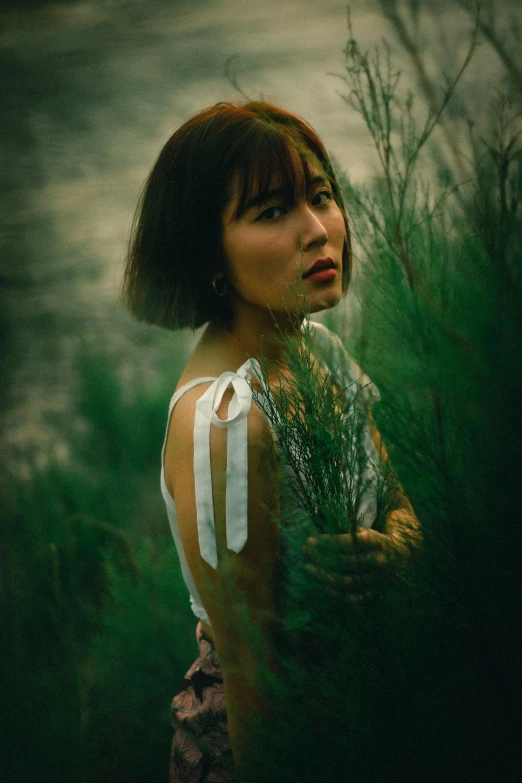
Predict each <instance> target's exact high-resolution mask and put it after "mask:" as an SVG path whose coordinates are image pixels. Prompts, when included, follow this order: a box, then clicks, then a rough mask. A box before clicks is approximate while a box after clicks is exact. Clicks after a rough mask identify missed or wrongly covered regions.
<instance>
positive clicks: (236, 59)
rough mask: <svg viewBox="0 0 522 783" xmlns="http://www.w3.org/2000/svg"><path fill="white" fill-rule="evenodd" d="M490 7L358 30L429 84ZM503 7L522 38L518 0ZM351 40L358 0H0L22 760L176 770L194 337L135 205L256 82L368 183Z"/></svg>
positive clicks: (10, 537)
mask: <svg viewBox="0 0 522 783" xmlns="http://www.w3.org/2000/svg"><path fill="white" fill-rule="evenodd" d="M486 5H487V6H489V5H491V3H489V4H488V3H486ZM472 6H473V4H472V3H466V2H456V1H455V2H454V1H453V0H447V1H446V0H444V1H443V0H433V2H426V3H423V2H421V0H418V1H417V2H413V0H410V2H403V3H397V2H390V3H382V2H377V0H354V2H352V3H350V9H351V18H352V23H353V31H354V35H355V37H356V39H357V41H358V44H359V46H360V47H361V49H363V50H365V49H366V48H368V47H371V46H372V45H373V44H374V43H376V42H379V41H380V40H381V38H382V36H385V37H386V38H387V40H388V42H389V44H390V46H391V47H392V49H393V50H394V53H395V57H396V58H397V60H396V62H397V63H399V65H400V67H401V69H402V70H403V72H404V73H403V78H404V80H405V83H406V84H407V85H408V84H409V85H410V87H411V89H412V90H413V91H416V90H417V87H418V83H419V73H418V71H417V70H416V68H415V65H414V61H413V60H412V57H411V54H412V51H411V44H412V41H413V42H414V44H415V50H416V53H417V54H419V53H420V54H421V55H422V58H423V62H424V63H425V67H426V71H427V73H428V74H434V73H439V72H442V73H443V74H445V75H447V76H448V78H449V76H451V75H453V76H454V75H455V74H456V73H457V72H458V69H459V68H460V66H461V65H462V62H463V60H464V58H465V56H466V53H467V51H468V48H469V42H470V34H471V30H472V29H473V27H474V16H473V7H472ZM399 11H400V13H401V14H403V17H400V18H406V19H407V20H408V25H409V27H408V31H409V32H408V34H406V32H405V30H404V29H402V28H401V25H400V24H399V23H398V19H399V17H398V16H397V14H396V12H399ZM495 13H496V17H495V19H496V25H497V27H496V28H495V30H496V34H497V35H498V36H500V37H501V36H502V29H503V27H502V26H503V25H504V26H506V27H508V28H509V29H510V31H511V35H512V40H513V41H514V42H516V41H518V44H520V19H519V17H518V15H517V3H516V2H513V3H510V2H505V3H502V4H500V3H498V4H497V7H496V11H495ZM394 14H395V15H394ZM408 35H409V36H410V37H408ZM348 37H349V34H348V27H347V6H346V3H344V2H337V0H323V1H322V2H321V3H318V2H313V0H266V1H265V2H262V3H260V2H254V1H253V0H70V1H67V2H45V0H33V1H32V2H31V1H30V0H24V1H23V2H22V0H12V2H5V0H4V2H2V3H1V4H0V70H1V83H2V109H1V122H0V135H1V140H2V145H1V147H2V148H1V156H2V158H1V160H2V165H1V176H2V188H1V190H0V200H1V211H0V215H1V217H0V224H1V237H2V246H3V247H2V255H1V258H0V307H1V312H0V367H1V370H2V380H1V384H0V399H1V402H2V406H1V413H0V453H1V455H2V463H3V470H2V475H1V477H0V490H1V492H2V496H3V504H2V505H3V510H2V517H3V523H4V532H3V536H2V539H3V542H2V548H1V562H0V567H1V573H0V589H1V591H2V592H1V596H2V600H3V607H4V608H3V611H2V622H3V625H4V629H3V631H2V648H1V649H2V653H1V654H2V668H3V670H4V673H6V674H7V677H6V678H5V681H4V682H3V684H2V687H3V688H4V689H5V692H4V697H3V698H2V702H1V705H2V706H1V709H2V722H3V730H2V731H3V737H4V740H3V743H4V747H7V748H8V749H9V750H8V753H7V755H5V756H4V760H3V762H5V764H6V765H7V768H6V771H5V775H6V776H4V777H3V779H4V780H13V781H14V780H17V781H22V780H33V779H39V780H75V781H83V780H85V781H98V780H100V781H105V780H111V781H118V780H122V781H123V780H125V781H141V780H148V781H150V780H164V779H166V775H167V766H168V752H169V745H170V738H171V730H170V722H169V703H170V698H171V695H172V694H173V692H174V690H175V688H176V687H177V685H178V683H179V681H180V679H181V677H182V676H183V674H184V672H185V670H186V669H187V668H188V666H189V665H190V664H191V662H192V660H193V658H194V656H195V654H196V649H197V648H196V643H195V639H194V627H195V618H194V617H193V616H192V614H191V612H190V609H189V605H188V596H187V594H186V591H185V588H184V587H183V585H182V583H181V580H180V575H179V570H178V565H177V562H176V557H175V550H174V545H173V543H172V541H171V538H170V532H169V530H168V523H167V517H166V514H165V510H164V507H163V502H162V499H161V495H160V490H159V455H160V449H161V444H162V439H163V435H164V426H165V423H166V413H167V407H168V402H169V399H170V396H171V395H172V393H173V390H174V388H175V385H176V382H177V378H178V376H179V374H180V372H181V369H182V367H183V365H184V362H185V361H186V358H187V356H188V353H189V351H190V349H191V346H192V345H193V344H194V340H195V339H197V334H196V335H194V334H192V333H190V332H186V333H184V332H180V333H169V332H166V331H164V330H161V329H158V328H155V327H150V326H144V325H140V324H138V323H136V322H134V321H133V320H132V319H131V317H130V316H129V315H128V314H127V313H126V312H125V311H124V310H123V309H122V307H121V305H120V303H119V301H118V297H119V289H120V285H121V278H122V270H123V260H124V256H125V251H126V244H127V240H128V236H129V232H130V228H131V223H132V218H133V213H134V209H135V205H136V203H137V200H138V196H139V193H140V189H141V187H142V185H143V182H144V180H145V178H146V176H147V174H148V172H149V170H150V168H151V166H152V164H153V162H154V160H155V158H156V156H157V155H158V153H159V150H160V149H161V147H162V145H163V144H164V143H165V141H166V140H167V138H168V137H169V136H170V135H171V134H172V133H173V131H174V130H175V129H176V128H177V127H178V126H179V125H180V124H181V123H182V122H184V121H185V120H186V119H187V118H189V117H190V116H191V115H193V114H194V113H196V112H197V111H198V110H200V109H201V108H203V107H205V106H208V105H211V104H213V103H215V102H217V101H220V100H242V99H243V97H242V95H241V94H240V93H239V92H238V89H237V87H238V86H239V87H240V89H241V90H242V92H243V93H245V94H246V95H247V96H248V97H249V98H259V97H262V98H265V99H268V100H270V101H272V102H274V103H277V104H280V105H281V106H283V107H285V108H287V109H289V110H291V111H294V112H296V113H297V114H299V115H301V116H303V117H304V118H305V119H306V120H308V121H309V122H310V123H311V124H312V125H313V127H314V128H315V129H316V130H317V131H318V133H319V134H320V136H321V137H322V138H323V140H324V141H325V143H326V146H327V148H328V150H329V151H330V152H331V153H333V155H334V156H335V158H336V160H337V162H338V164H339V166H340V167H341V169H342V170H343V171H345V172H346V174H347V176H348V177H349V179H350V181H351V182H352V183H355V184H364V183H368V182H371V180H372V177H373V176H374V173H375V167H376V165H377V159H376V154H375V150H374V147H373V145H372V143H371V139H370V138H369V135H368V132H367V130H366V127H365V125H364V122H363V120H362V119H361V117H360V115H358V114H357V113H356V112H354V111H353V110H352V109H351V108H350V107H349V106H348V105H347V103H346V101H345V100H343V97H342V94H341V93H343V87H344V85H343V81H342V78H340V77H342V76H343V73H344V66H345V55H344V50H345V47H346V44H347V40H348ZM478 37H479V45H478V46H477V47H476V49H475V52H474V55H473V58H472V61H471V62H470V64H469V67H468V68H467V69H466V71H465V73H464V75H463V76H462V79H461V80H460V82H459V85H458V90H457V91H456V94H455V96H454V98H453V99H452V104H451V105H450V106H449V107H448V111H449V112H450V115H451V112H453V114H454V117H455V118H456V123H455V125H454V126H453V127H454V133H456V134H458V133H459V132H462V133H465V132H466V122H464V121H463V122H462V123H461V126H459V123H458V117H459V107H462V106H463V105H464V104H465V105H466V106H467V107H468V109H469V107H471V116H472V117H473V121H474V122H475V123H476V125H477V127H479V128H480V126H481V123H484V122H486V120H487V105H486V103H485V100H484V91H485V88H486V85H488V84H494V83H496V82H497V80H499V79H500V78H501V76H502V74H503V73H504V71H505V68H506V62H505V57H504V58H503V56H502V52H499V48H498V46H495V38H494V36H493V37H492V36H491V35H489V34H488V33H487V30H486V31H485V30H484V29H480V30H479V31H478ZM408 42H409V43H408ZM512 51H514V50H512ZM425 95H426V93H425V92H424V96H425ZM467 116H468V118H469V116H470V114H469V111H468V114H467ZM459 128H460V130H459ZM440 141H441V140H440V138H439V142H440ZM447 141H448V140H447V139H446V140H445V143H447ZM432 174H433V171H432V170H431V169H430V168H429V165H428V164H426V181H429V180H430V178H431V176H432ZM348 211H350V204H348ZM360 263H364V259H363V258H361V260H360ZM354 290H356V286H355V287H354ZM340 307H341V308H343V309H344V310H345V311H346V312H348V313H349V311H350V308H355V307H356V302H355V298H354V296H348V298H347V299H346V300H345V301H344V302H343V303H342V305H340ZM342 319H343V314H342V313H341V314H340V320H341V321H342Z"/></svg>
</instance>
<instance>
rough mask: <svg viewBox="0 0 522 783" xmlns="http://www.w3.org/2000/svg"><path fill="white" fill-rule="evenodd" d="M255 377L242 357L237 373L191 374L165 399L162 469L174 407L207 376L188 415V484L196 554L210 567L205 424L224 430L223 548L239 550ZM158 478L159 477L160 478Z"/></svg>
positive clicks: (212, 536) (244, 531) (254, 366)
mask: <svg viewBox="0 0 522 783" xmlns="http://www.w3.org/2000/svg"><path fill="white" fill-rule="evenodd" d="M253 377H255V378H257V379H258V380H260V378H261V368H260V366H259V363H258V362H257V361H256V359H248V360H247V361H246V362H245V363H244V364H243V365H242V366H241V367H240V368H239V370H238V371H237V372H235V373H234V372H224V373H223V374H222V375H220V376H219V378H207V377H205V378H196V379H195V380H193V381H189V383H186V384H185V385H184V386H182V387H181V388H180V389H178V391H177V392H176V393H175V394H174V396H173V397H172V399H171V401H170V406H169V415H168V420H167V431H166V433H165V440H164V441H163V449H162V451H161V464H162V473H163V464H164V453H165V446H166V443H167V436H168V431H169V423H170V417H171V416H172V411H173V410H174V406H175V405H176V403H177V402H178V400H179V399H180V397H182V396H183V394H185V393H186V392H188V391H190V389H193V388H194V387H195V386H197V385H199V384H202V383H207V382H209V381H213V383H212V384H211V385H210V386H209V387H208V389H206V390H205V392H204V393H203V394H202V395H201V397H200V398H199V400H198V401H197V402H196V414H195V417H194V484H195V494H196V514H197V527H198V540H199V549H200V552H201V557H202V558H203V560H205V562H207V563H208V564H209V565H210V566H212V568H217V562H218V561H217V544H216V529H215V524H214V504H213V499H212V471H211V464H210V426H211V424H214V425H215V426H216V427H224V428H226V429H228V438H227V480H226V535H227V547H228V549H231V550H232V551H233V552H240V551H241V550H242V549H243V547H244V546H245V544H246V541H247V537H248V465H247V445H248V425H247V416H248V413H249V411H250V407H251V405H252V389H251V388H250V385H249V383H248V380H250V379H251V378H253ZM229 386H232V389H233V392H234V393H233V395H232V399H231V400H230V403H229V405H228V417H227V418H226V419H220V418H219V417H218V415H217V411H218V409H219V406H220V404H221V400H222V399H223V395H224V394H225V392H226V390H227V389H228V388H229ZM163 480H164V479H163Z"/></svg>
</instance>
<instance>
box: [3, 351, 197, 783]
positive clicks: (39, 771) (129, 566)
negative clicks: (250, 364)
mask: <svg viewBox="0 0 522 783" xmlns="http://www.w3.org/2000/svg"><path fill="white" fill-rule="evenodd" d="M166 363H167V357H165V364H166ZM164 378H165V380H164V381H163V382H162V385H161V386H160V387H157V386H156V387H155V386H154V385H149V387H146V386H145V385H144V384H143V383H142V384H141V385H140V384H138V382H137V381H135V382H134V383H133V384H132V386H131V390H130V392H129V391H127V392H126V394H124V387H123V386H122V383H121V382H120V381H119V379H118V376H117V374H116V372H115V369H114V368H113V367H112V366H111V364H110V362H109V361H108V360H107V359H104V358H103V356H100V355H97V354H96V353H94V352H93V351H92V350H91V351H88V350H87V349H86V348H85V347H84V348H83V349H82V351H81V352H80V354H79V356H78V381H79V383H78V388H79V395H78V398H79V405H78V409H79V410H78V412H79V413H80V415H82V416H83V417H84V421H85V423H86V429H85V428H84V430H83V434H78V431H77V429H76V428H74V427H72V426H70V427H68V428H67V431H68V435H69V437H68V441H69V444H70V446H71V451H72V455H71V459H70V461H69V462H68V463H67V464H66V465H64V464H59V463H57V462H56V461H50V462H49V464H48V466H47V467H45V468H37V467H36V466H33V467H32V469H31V475H30V478H29V479H27V480H22V479H20V478H15V477H9V480H6V477H4V479H3V481H2V495H3V508H4V515H3V521H4V545H3V547H2V553H1V560H2V562H1V582H0V599H1V605H2V621H3V629H2V647H1V650H2V652H1V655H2V668H3V670H4V672H6V673H7V678H6V679H5V685H4V688H5V690H4V694H3V699H2V706H3V709H2V735H3V737H4V740H5V742H4V753H3V754H2V779H3V780H13V781H14V780H16V781H25V780H27V781H28V780H34V779H36V778H38V779H39V780H49V781H55V780H61V779H69V780H78V781H81V780H85V781H88V782H89V783H91V781H95V780H108V779H110V780H114V781H116V780H120V779H121V780H129V779H136V780H138V779H147V777H148V775H151V776H152V778H153V779H161V778H162V777H165V776H166V775H167V767H168V752H169V745H170V740H171V730H170V719H169V698H170V696H171V694H172V693H173V692H174V691H175V689H176V687H177V685H178V684H179V681H180V680H181V678H182V677H183V674H184V672H185V670H186V668H187V667H188V666H189V665H190V663H191V662H192V659H193V657H194V655H195V653H196V652H197V647H196V644H195V640H194V618H193V615H192V612H191V611H190V608H189V606H188V601H187V600H186V590H185V587H184V584H183V582H182V578H181V573H180V570H179V563H178V562H177V555H176V552H175V548H174V546H173V542H172V538H171V534H170V531H169V530H168V524H167V520H166V515H165V509H164V506H163V504H162V502H161V497H158V495H159V486H158V485H159V451H160V448H161V442H162V439H163V434H164V427H165V421H166V411H167V405H168V398H169V396H170V394H171V392H172V388H173V386H169V387H167V384H168V383H169V375H168V372H165V375H164ZM170 382H171V383H172V381H170ZM64 426H66V425H64ZM137 736H139V737H140V742H139V743H136V737H137Z"/></svg>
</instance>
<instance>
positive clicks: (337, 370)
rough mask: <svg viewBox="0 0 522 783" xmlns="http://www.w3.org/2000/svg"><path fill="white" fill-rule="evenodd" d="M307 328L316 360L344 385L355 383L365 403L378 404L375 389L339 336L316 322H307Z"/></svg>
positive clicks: (378, 396)
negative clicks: (339, 377) (339, 378)
mask: <svg viewBox="0 0 522 783" xmlns="http://www.w3.org/2000/svg"><path fill="white" fill-rule="evenodd" d="M307 326H308V327H309V328H310V337H311V340H312V345H313V348H314V352H315V356H316V358H317V359H319V360H320V361H322V362H323V364H325V365H326V367H328V369H329V370H330V371H331V372H332V373H334V374H336V375H340V376H341V377H342V379H343V382H344V384H345V385H349V384H351V383H356V384H357V386H358V387H359V389H361V391H362V396H363V398H364V400H365V402H369V403H370V404H373V403H374V402H378V401H379V400H380V394H379V391H378V389H377V387H376V386H375V384H374V383H373V382H372V381H371V379H370V378H369V377H368V375H366V373H365V372H364V370H363V369H362V368H361V366H360V365H359V364H358V363H357V362H356V361H355V359H354V358H353V357H352V356H351V355H350V354H349V353H348V351H347V349H346V348H345V346H344V343H343V341H342V340H341V338H340V337H339V335H337V334H335V332H333V331H332V330H331V329H328V327H327V326H325V325H324V324H322V323H320V322H318V321H307Z"/></svg>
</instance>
